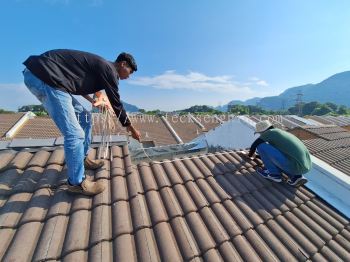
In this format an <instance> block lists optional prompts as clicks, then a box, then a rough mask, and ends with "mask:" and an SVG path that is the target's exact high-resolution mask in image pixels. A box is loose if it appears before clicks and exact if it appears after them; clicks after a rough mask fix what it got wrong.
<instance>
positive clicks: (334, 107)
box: [325, 102, 338, 111]
mask: <svg viewBox="0 0 350 262" xmlns="http://www.w3.org/2000/svg"><path fill="white" fill-rule="evenodd" d="M325 105H326V106H329V107H330V108H331V109H332V110H333V111H337V110H338V106H337V105H336V104H334V103H331V102H327V103H325Z"/></svg>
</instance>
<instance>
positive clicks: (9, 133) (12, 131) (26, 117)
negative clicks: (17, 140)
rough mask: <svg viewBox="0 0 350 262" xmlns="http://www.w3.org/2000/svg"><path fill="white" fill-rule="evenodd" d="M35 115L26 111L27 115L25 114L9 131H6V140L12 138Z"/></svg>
mask: <svg viewBox="0 0 350 262" xmlns="http://www.w3.org/2000/svg"><path fill="white" fill-rule="evenodd" d="M35 116H36V115H35V114H34V113H33V112H31V111H28V112H27V113H25V114H24V115H23V116H22V117H21V118H20V119H19V120H18V121H17V122H16V124H14V126H13V127H11V128H10V130H9V131H7V133H6V138H13V137H14V135H15V134H16V133H17V131H18V130H19V129H20V128H21V127H22V126H23V125H24V124H25V123H26V122H27V121H28V120H29V119H32V118H34V117H35Z"/></svg>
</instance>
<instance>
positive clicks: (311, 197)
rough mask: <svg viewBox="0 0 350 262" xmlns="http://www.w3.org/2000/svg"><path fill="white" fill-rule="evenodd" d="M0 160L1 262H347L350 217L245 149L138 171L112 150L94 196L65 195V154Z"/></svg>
mask: <svg viewBox="0 0 350 262" xmlns="http://www.w3.org/2000/svg"><path fill="white" fill-rule="evenodd" d="M96 153H97V152H96V150H91V152H90V157H91V158H94V157H95V156H96ZM0 154H1V155H0V170H1V171H0V207H1V208H0V235H1V237H0V260H4V261H8V260H14V261H25V260H34V261H47V260H63V259H65V260H73V261H85V260H88V259H89V260H91V261H112V260H114V261H128V262H129V261H200V260H205V261H222V260H224V261H260V260H264V261H272V260H275V261H281V260H282V261H306V260H314V261H341V260H348V259H349V252H350V225H349V219H348V218H346V217H345V216H343V215H342V214H340V213H339V212H337V211H336V210H334V209H333V208H332V207H331V206H329V205H328V204H327V203H325V202H324V201H322V200H321V199H320V198H319V197H318V196H317V195H315V194H314V193H313V192H311V191H310V190H308V189H307V188H305V187H300V188H298V189H295V188H293V187H290V186H288V185H286V184H283V183H282V184H277V183H272V182H269V181H266V180H264V179H262V178H261V177H259V176H258V175H257V174H256V173H255V171H254V167H255V166H256V165H257V164H261V163H260V162H257V161H258V160H256V161H252V160H246V159H245V158H242V154H241V153H240V152H238V151H220V152H216V153H213V154H205V155H200V156H199V157H196V156H192V157H186V158H179V159H174V160H171V161H169V160H162V161H160V162H150V163H146V162H142V163H139V164H137V165H134V164H133V163H132V161H131V158H130V155H129V150H128V146H127V145H124V146H113V147H112V148H111V152H110V156H109V157H108V160H105V166H104V167H103V168H102V169H99V170H97V171H96V172H92V171H88V172H87V176H88V178H89V179H95V180H101V181H103V182H104V183H105V185H106V186H107V189H106V190H105V191H104V192H103V193H101V194H99V195H97V196H95V197H85V196H83V195H70V194H68V193H67V192H66V191H65V180H66V167H65V164H64V153H63V149H62V148H60V147H58V148H54V149H52V151H50V150H47V149H42V150H39V151H37V152H28V151H20V152H16V151H8V150H6V151H1V152H0Z"/></svg>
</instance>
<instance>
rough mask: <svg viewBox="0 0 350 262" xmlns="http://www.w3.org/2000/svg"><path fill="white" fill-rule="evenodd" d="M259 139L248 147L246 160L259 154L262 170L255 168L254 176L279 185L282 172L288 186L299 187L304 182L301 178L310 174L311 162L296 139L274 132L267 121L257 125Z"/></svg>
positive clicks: (278, 131)
mask: <svg viewBox="0 0 350 262" xmlns="http://www.w3.org/2000/svg"><path fill="white" fill-rule="evenodd" d="M255 128H256V132H255V133H259V134H260V137H259V138H258V139H256V140H255V141H254V143H253V144H252V145H251V147H250V151H249V157H252V156H253V154H254V152H255V151H256V149H257V151H258V153H259V155H260V158H261V160H262V162H263V163H264V168H261V167H258V168H257V169H256V171H257V173H258V174H259V175H260V176H262V177H263V178H265V179H269V180H272V181H274V182H281V181H282V172H283V173H284V174H286V175H287V176H288V180H287V183H288V184H289V185H291V186H300V185H302V184H305V183H306V182H307V180H306V178H305V177H303V174H305V173H307V172H308V171H310V169H311V167H312V162H311V159H310V153H309V151H308V150H307V148H306V147H305V145H304V144H303V142H301V141H300V140H299V139H298V138H297V137H296V136H294V135H292V134H290V133H288V132H286V131H284V130H281V129H279V128H274V127H273V126H272V124H271V123H270V122H269V121H268V120H264V121H261V122H259V123H257V124H256V127H255Z"/></svg>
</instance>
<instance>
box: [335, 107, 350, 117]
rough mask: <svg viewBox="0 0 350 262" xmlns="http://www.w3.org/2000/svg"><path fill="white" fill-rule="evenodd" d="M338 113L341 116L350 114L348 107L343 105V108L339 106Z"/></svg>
mask: <svg viewBox="0 0 350 262" xmlns="http://www.w3.org/2000/svg"><path fill="white" fill-rule="evenodd" d="M337 113H338V114H339V115H347V114H348V113H349V110H348V108H347V107H346V106H344V105H341V106H339V108H338V111H337Z"/></svg>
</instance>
